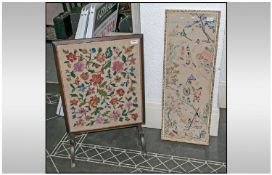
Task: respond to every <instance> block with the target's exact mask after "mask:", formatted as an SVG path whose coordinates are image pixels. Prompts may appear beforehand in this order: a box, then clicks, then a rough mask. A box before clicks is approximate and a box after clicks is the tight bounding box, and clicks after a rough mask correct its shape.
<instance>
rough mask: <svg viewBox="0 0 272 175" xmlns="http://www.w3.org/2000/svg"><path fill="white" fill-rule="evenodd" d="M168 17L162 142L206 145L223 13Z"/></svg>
mask: <svg viewBox="0 0 272 175" xmlns="http://www.w3.org/2000/svg"><path fill="white" fill-rule="evenodd" d="M165 15H166V17H165V50H164V52H165V56H164V75H163V81H164V83H163V120H162V133H161V134H162V139H164V140H172V141H179V142H187V143H194V144H204V145H207V144H209V125H210V118H211V105H212V92H213V80H214V67H215V61H216V50H217V35H218V26H219V17H220V12H218V11H194V10H187V11H184V10H166V14H165Z"/></svg>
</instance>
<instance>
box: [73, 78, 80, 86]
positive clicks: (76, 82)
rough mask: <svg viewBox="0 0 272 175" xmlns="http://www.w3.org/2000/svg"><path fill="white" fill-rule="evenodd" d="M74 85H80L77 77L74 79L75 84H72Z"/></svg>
mask: <svg viewBox="0 0 272 175" xmlns="http://www.w3.org/2000/svg"><path fill="white" fill-rule="evenodd" d="M74 83H75V84H76V85H79V83H80V80H79V78H78V77H77V78H76V79H75V82H74Z"/></svg>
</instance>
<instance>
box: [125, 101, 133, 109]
mask: <svg viewBox="0 0 272 175" xmlns="http://www.w3.org/2000/svg"><path fill="white" fill-rule="evenodd" d="M131 106H132V102H131V101H128V102H127V103H126V107H127V108H128V109H130V107H131Z"/></svg>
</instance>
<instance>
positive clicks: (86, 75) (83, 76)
mask: <svg viewBox="0 0 272 175" xmlns="http://www.w3.org/2000/svg"><path fill="white" fill-rule="evenodd" d="M80 78H82V79H83V80H87V79H88V78H89V75H88V73H87V72H86V73H82V74H81V75H80Z"/></svg>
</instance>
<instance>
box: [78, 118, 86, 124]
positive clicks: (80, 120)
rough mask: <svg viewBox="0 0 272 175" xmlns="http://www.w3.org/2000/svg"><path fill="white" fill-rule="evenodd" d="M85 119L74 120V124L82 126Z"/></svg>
mask: <svg viewBox="0 0 272 175" xmlns="http://www.w3.org/2000/svg"><path fill="white" fill-rule="evenodd" d="M85 123H86V122H85V121H84V120H83V119H82V118H81V119H79V120H78V121H76V126H84V125H85Z"/></svg>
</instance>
